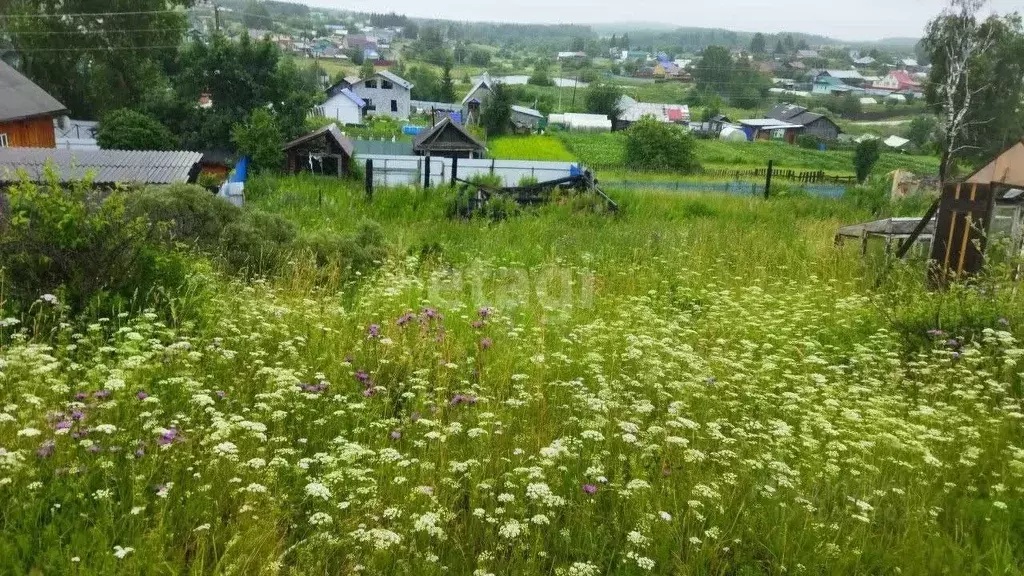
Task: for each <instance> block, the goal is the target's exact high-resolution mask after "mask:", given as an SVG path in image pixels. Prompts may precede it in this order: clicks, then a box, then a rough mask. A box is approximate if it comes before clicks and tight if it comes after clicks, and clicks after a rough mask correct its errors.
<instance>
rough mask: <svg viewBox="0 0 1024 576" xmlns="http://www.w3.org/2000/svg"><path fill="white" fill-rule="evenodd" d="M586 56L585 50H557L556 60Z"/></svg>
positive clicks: (576, 58)
mask: <svg viewBox="0 0 1024 576" xmlns="http://www.w3.org/2000/svg"><path fill="white" fill-rule="evenodd" d="M586 57H587V53H586V52H559V53H558V54H557V55H556V59H558V60H583V59H584V58H586Z"/></svg>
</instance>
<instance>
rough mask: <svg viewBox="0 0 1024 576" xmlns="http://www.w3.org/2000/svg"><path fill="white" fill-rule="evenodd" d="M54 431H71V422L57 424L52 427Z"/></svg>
mask: <svg viewBox="0 0 1024 576" xmlns="http://www.w3.org/2000/svg"><path fill="white" fill-rule="evenodd" d="M54 429H55V430H70V429H71V422H69V421H67V420H61V421H60V422H57V424H56V426H54Z"/></svg>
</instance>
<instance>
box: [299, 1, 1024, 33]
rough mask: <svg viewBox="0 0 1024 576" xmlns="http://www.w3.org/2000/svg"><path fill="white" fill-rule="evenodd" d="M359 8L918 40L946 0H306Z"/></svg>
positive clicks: (1007, 4)
mask: <svg viewBox="0 0 1024 576" xmlns="http://www.w3.org/2000/svg"><path fill="white" fill-rule="evenodd" d="M303 3H305V4H309V5H311V6H325V7H330V8H340V9H344V10H353V11H359V12H371V11H372V12H391V11H394V12H398V13H402V14H407V15H409V16H418V17H427V18H445V19H450V20H478V21H479V20H483V21H497V22H531V23H545V24H593V23H599V22H600V23H605V22H625V21H632V22H636V21H642V22H663V23H665V24H671V25H673V26H697V27H706V28H728V29H730V30H744V31H751V32H809V33H816V34H824V35H827V36H832V37H834V38H839V39H843V40H877V39H879V38H885V37H894V36H901V37H918V36H921V35H922V30H923V29H924V25H925V23H927V22H928V20H930V19H931V18H932V17H933V16H935V15H936V14H937V13H938V12H939V11H941V10H942V7H943V6H945V5H946V2H945V1H944V0H845V1H844V0H716V1H714V2H707V1H702V0H691V1H689V2H672V1H670V0H669V1H666V0H625V1H624V0H555V1H552V0H503V1H499V0H431V1H424V0H306V2H303ZM989 7H990V9H992V10H995V11H997V12H1011V11H1014V10H1016V11H1020V12H1024V0H990V3H989Z"/></svg>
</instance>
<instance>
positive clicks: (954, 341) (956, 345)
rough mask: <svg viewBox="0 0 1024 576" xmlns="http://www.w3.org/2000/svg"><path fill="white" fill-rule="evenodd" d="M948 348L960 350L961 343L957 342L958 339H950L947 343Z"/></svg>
mask: <svg viewBox="0 0 1024 576" xmlns="http://www.w3.org/2000/svg"><path fill="white" fill-rule="evenodd" d="M946 346H949V347H950V348H953V349H957V348H960V341H959V340H957V339H956V338H950V339H949V340H947V341H946Z"/></svg>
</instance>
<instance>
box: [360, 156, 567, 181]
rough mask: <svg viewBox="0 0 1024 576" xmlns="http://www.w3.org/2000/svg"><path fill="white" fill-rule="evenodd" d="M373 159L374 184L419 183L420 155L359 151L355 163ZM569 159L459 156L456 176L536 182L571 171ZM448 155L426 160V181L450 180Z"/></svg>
mask: <svg viewBox="0 0 1024 576" xmlns="http://www.w3.org/2000/svg"><path fill="white" fill-rule="evenodd" d="M370 159H372V160H373V181H374V184H375V185H378V186H385V187H387V186H411V185H416V184H422V183H423V171H424V164H425V163H426V159H425V157H423V156H391V155H381V154H362V155H357V156H356V161H357V162H363V163H364V164H365V162H366V160H370ZM573 166H575V164H573V163H572V162H539V161H537V162H534V161H525V160H489V159H472V160H471V159H465V158H460V159H459V174H458V176H459V178H460V179H462V180H469V179H470V178H472V177H474V176H479V175H487V174H492V173H493V174H495V175H496V176H498V177H500V178H501V179H502V182H503V183H504V185H505V186H516V185H518V184H519V182H520V181H522V179H523V178H536V179H537V181H539V182H544V181H546V180H555V179H557V178H564V177H566V176H569V175H570V174H571V173H572V168H573ZM451 170H452V160H451V159H450V158H431V159H430V183H431V185H438V184H440V183H443V182H449V181H450V180H451V173H452V172H451Z"/></svg>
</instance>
